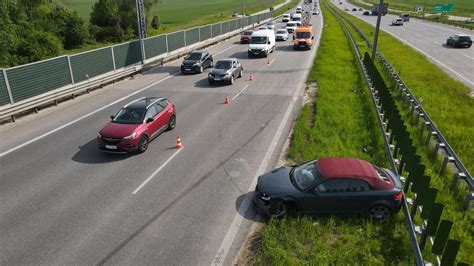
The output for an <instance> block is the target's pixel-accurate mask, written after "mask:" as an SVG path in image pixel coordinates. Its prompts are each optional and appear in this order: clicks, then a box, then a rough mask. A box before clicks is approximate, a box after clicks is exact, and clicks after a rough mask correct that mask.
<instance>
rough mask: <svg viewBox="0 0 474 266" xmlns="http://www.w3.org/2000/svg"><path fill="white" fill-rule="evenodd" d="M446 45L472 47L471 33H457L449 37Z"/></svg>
mask: <svg viewBox="0 0 474 266" xmlns="http://www.w3.org/2000/svg"><path fill="white" fill-rule="evenodd" d="M446 45H450V46H452V47H467V48H469V47H471V45H472V40H471V37H470V36H469V35H466V34H455V35H452V36H449V37H448V40H446Z"/></svg>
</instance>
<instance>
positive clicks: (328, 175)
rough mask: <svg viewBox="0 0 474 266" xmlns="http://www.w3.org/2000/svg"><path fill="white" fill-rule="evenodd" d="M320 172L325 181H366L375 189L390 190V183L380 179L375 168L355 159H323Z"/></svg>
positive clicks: (318, 162)
mask: <svg viewBox="0 0 474 266" xmlns="http://www.w3.org/2000/svg"><path fill="white" fill-rule="evenodd" d="M317 164H318V168H319V171H320V172H321V174H322V175H323V177H324V178H325V179H338V178H348V179H359V180H364V181H366V182H367V183H369V185H370V186H371V187H373V188H375V189H389V188H392V187H393V184H391V183H390V182H387V181H384V180H383V179H382V178H380V177H379V175H378V173H377V171H376V170H375V168H374V166H373V165H372V164H370V163H369V162H367V161H364V160H359V159H354V158H321V159H319V160H318V161H317Z"/></svg>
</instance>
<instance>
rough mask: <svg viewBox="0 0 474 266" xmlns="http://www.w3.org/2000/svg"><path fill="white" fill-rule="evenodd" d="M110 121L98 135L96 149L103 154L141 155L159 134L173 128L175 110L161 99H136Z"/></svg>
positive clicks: (167, 101)
mask: <svg viewBox="0 0 474 266" xmlns="http://www.w3.org/2000/svg"><path fill="white" fill-rule="evenodd" d="M111 118H112V121H110V122H109V123H107V125H106V126H105V127H104V128H102V129H101V130H100V131H99V135H98V136H97V142H98V144H99V149H100V150H102V151H105V152H114V153H126V152H133V151H137V152H139V153H142V152H144V151H146V149H147V148H148V143H149V142H150V141H151V140H152V139H153V138H155V137H157V136H158V135H160V133H162V132H163V131H166V130H171V129H173V128H175V126H176V108H175V106H174V104H173V103H171V102H170V101H169V100H168V99H165V98H157V97H148V98H140V99H137V100H135V101H133V102H130V103H129V104H127V105H125V106H124V107H123V108H122V109H120V111H119V112H118V113H117V114H116V115H114V116H111Z"/></svg>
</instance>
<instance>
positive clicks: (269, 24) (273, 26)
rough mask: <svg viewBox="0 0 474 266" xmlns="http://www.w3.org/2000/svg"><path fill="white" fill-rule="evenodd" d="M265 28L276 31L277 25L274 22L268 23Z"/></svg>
mask: <svg viewBox="0 0 474 266" xmlns="http://www.w3.org/2000/svg"><path fill="white" fill-rule="evenodd" d="M265 26H266V27H267V29H269V30H274V29H275V23H273V21H270V22H268V23H267V24H266V25H265Z"/></svg>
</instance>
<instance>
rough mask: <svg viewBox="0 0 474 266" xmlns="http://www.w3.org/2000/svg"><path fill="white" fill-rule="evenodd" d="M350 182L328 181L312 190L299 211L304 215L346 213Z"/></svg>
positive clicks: (347, 180) (343, 180) (344, 180)
mask: <svg viewBox="0 0 474 266" xmlns="http://www.w3.org/2000/svg"><path fill="white" fill-rule="evenodd" d="M349 186H350V180H349V179H345V178H340V179H329V180H326V181H324V182H322V183H320V184H318V185H317V186H316V187H315V188H313V189H312V191H311V192H310V193H308V194H307V197H306V198H305V200H304V203H303V204H302V206H301V207H300V208H301V211H302V212H306V213H317V212H325V213H344V212H347V211H348V208H347V206H346V205H347V203H348V202H347V201H348V199H347V198H346V193H347V191H348V190H349Z"/></svg>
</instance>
